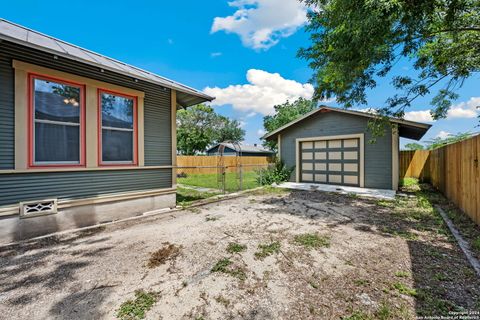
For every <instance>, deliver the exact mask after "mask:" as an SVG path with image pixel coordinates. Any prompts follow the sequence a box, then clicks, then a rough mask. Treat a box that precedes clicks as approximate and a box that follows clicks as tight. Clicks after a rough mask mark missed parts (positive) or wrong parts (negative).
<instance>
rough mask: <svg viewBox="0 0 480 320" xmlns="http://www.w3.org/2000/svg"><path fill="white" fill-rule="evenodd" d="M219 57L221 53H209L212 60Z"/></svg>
mask: <svg viewBox="0 0 480 320" xmlns="http://www.w3.org/2000/svg"><path fill="white" fill-rule="evenodd" d="M221 55H222V53H221V52H212V53H210V57H212V58H216V57H220V56H221Z"/></svg>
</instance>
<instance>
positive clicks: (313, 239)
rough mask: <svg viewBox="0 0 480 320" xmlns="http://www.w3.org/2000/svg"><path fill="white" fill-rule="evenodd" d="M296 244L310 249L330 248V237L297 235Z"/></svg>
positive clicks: (309, 234)
mask: <svg viewBox="0 0 480 320" xmlns="http://www.w3.org/2000/svg"><path fill="white" fill-rule="evenodd" d="M295 242H296V243H297V244H299V245H302V246H304V247H305V248H308V249H317V248H321V247H330V237H328V236H321V235H318V234H316V233H304V234H299V235H296V236H295Z"/></svg>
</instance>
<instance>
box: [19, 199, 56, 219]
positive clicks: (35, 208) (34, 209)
mask: <svg viewBox="0 0 480 320" xmlns="http://www.w3.org/2000/svg"><path fill="white" fill-rule="evenodd" d="M53 213H57V199H47V200H40V201H28V202H20V217H21V218H29V217H37V216H43V215H47V214H53Z"/></svg>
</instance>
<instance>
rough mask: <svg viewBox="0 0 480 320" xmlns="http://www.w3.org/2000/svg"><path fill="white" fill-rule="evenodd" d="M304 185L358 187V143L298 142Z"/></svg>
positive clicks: (338, 140) (352, 141)
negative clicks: (322, 184) (320, 184)
mask: <svg viewBox="0 0 480 320" xmlns="http://www.w3.org/2000/svg"><path fill="white" fill-rule="evenodd" d="M300 156H301V159H300V161H301V167H300V170H301V172H300V178H301V181H303V182H310V183H312V182H313V183H329V184H339V185H351V186H358V185H359V184H360V175H359V171H360V140H359V139H358V138H355V139H334V140H321V141H306V142H302V143H301V154H300Z"/></svg>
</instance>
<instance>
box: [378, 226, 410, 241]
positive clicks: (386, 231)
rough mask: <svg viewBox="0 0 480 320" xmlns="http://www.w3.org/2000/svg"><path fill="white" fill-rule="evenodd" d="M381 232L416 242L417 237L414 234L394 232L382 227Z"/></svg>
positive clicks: (403, 231)
mask: <svg viewBox="0 0 480 320" xmlns="http://www.w3.org/2000/svg"><path fill="white" fill-rule="evenodd" d="M382 231H383V232H385V233H388V234H391V235H394V236H397V237H400V238H403V239H405V240H417V239H418V236H417V235H416V234H415V233H412V232H410V231H405V230H395V229H392V228H390V227H383V228H382Z"/></svg>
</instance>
